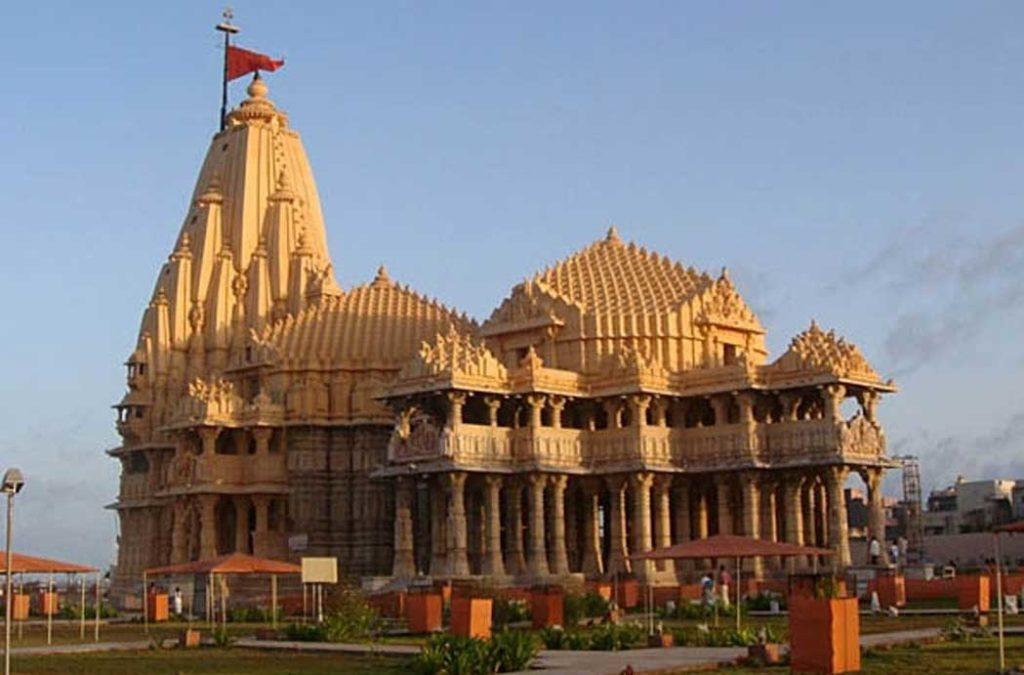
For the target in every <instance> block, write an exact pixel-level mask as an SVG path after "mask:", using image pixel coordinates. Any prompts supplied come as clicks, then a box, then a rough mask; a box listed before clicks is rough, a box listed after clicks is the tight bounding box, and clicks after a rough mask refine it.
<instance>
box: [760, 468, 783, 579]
mask: <svg viewBox="0 0 1024 675" xmlns="http://www.w3.org/2000/svg"><path fill="white" fill-rule="evenodd" d="M777 490H778V484H777V483H776V482H775V479H774V478H762V479H761V538H762V539H764V540H765V541H779V523H778V518H779V513H778V504H777ZM765 563H766V565H767V566H768V567H769V568H770V569H779V567H781V564H780V562H779V558H778V557H777V556H772V557H771V558H767V559H766V560H765Z"/></svg>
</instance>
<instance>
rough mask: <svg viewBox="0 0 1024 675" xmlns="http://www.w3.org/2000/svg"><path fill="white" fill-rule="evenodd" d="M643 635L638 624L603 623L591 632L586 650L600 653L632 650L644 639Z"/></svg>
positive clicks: (642, 630) (641, 628) (641, 627)
mask: <svg viewBox="0 0 1024 675" xmlns="http://www.w3.org/2000/svg"><path fill="white" fill-rule="evenodd" d="M644 635H645V633H644V628H643V626H641V625H640V624H638V623H622V624H614V623H604V624H601V625H600V626H598V627H597V628H595V629H594V630H593V631H591V633H590V634H589V636H588V637H589V638H590V645H589V646H588V647H587V648H588V649H590V650H593V651H600V652H618V651H623V650H626V649H632V648H633V647H634V646H635V645H636V644H637V643H638V642H641V641H642V640H643V639H644Z"/></svg>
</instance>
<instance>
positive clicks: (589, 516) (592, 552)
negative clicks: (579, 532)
mask: <svg viewBox="0 0 1024 675" xmlns="http://www.w3.org/2000/svg"><path fill="white" fill-rule="evenodd" d="M582 493H583V501H582V506H583V561H582V568H583V569H582V571H583V574H584V576H585V577H586V578H587V579H596V578H599V577H600V576H601V575H602V574H604V563H603V560H602V559H601V525H600V517H601V513H600V508H601V487H600V483H599V482H598V481H597V480H591V479H586V480H584V482H583V489H582Z"/></svg>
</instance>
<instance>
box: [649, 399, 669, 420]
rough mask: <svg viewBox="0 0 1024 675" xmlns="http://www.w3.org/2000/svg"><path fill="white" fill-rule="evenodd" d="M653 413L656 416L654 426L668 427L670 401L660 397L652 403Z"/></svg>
mask: <svg viewBox="0 0 1024 675" xmlns="http://www.w3.org/2000/svg"><path fill="white" fill-rule="evenodd" d="M651 412H652V413H653V415H654V426H656V427H666V426H668V401H666V400H665V399H663V398H661V397H660V396H658V397H656V398H654V399H653V400H652V401H651Z"/></svg>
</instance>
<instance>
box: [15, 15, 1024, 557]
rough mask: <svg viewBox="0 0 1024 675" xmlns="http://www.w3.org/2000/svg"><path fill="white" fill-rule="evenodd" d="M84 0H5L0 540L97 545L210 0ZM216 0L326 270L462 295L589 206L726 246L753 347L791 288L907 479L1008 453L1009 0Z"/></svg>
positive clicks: (1020, 316)
mask: <svg viewBox="0 0 1024 675" xmlns="http://www.w3.org/2000/svg"><path fill="white" fill-rule="evenodd" d="M97 4H99V3H63V2H48V3H17V4H16V5H15V6H11V7H8V8H7V10H6V12H5V21H4V22H2V24H0V40H2V44H4V45H5V49H6V53H7V54H8V56H7V57H6V58H5V67H4V78H3V85H2V86H3V87H4V88H5V92H4V97H3V98H4V105H3V106H2V108H0V141H2V145H0V147H3V160H2V161H0V203H2V204H3V205H4V206H3V216H2V217H0V250H2V251H3V252H4V253H5V256H4V263H3V265H0V287H2V288H3V290H4V308H3V316H4V319H3V320H2V321H0V346H2V349H0V372H2V373H3V374H4V377H3V379H2V383H0V458H2V460H3V462H2V463H3V464H17V465H19V466H20V467H21V468H22V469H23V470H24V471H25V473H26V474H27V476H28V478H29V485H28V487H27V488H26V491H25V492H24V494H23V497H22V498H21V504H22V511H21V512H22V514H23V518H22V519H21V522H22V523H24V526H23V529H22V530H21V531H20V533H19V548H22V549H25V550H29V551H33V552H37V553H48V554H53V555H64V556H69V557H73V558H80V559H84V560H87V561H90V562H95V563H100V562H105V561H106V560H108V559H109V558H110V556H111V555H112V551H113V546H112V543H113V538H114V535H115V531H116V530H115V520H114V516H113V515H112V514H111V513H110V512H106V511H103V510H102V508H101V507H102V505H103V504H106V503H108V502H110V501H112V500H113V498H114V496H115V494H116V479H117V465H116V463H115V462H113V461H111V460H109V459H108V458H106V457H105V456H104V454H103V450H104V449H106V448H108V447H111V446H113V445H116V442H117V439H116V436H115V434H114V429H113V424H112V421H113V414H112V412H111V411H110V409H109V405H110V404H111V403H113V402H115V401H116V400H118V399H119V398H120V396H121V394H122V391H123V386H124V384H123V382H124V380H123V369H122V367H121V363H122V362H123V361H124V358H125V357H126V356H127V355H128V353H129V352H130V351H131V349H132V347H133V343H134V339H135V336H136V331H137V325H138V320H139V317H140V314H141V310H142V308H143V307H144V305H145V302H146V301H147V297H148V293H149V292H150V290H151V288H152V281H153V278H154V275H155V274H156V271H157V268H158V266H159V264H160V262H161V261H162V260H163V259H164V258H165V257H166V255H167V254H168V253H169V251H170V248H171V244H172V241H173V239H174V236H175V234H176V232H177V230H178V227H179V225H180V221H181V218H182V217H183V215H184V213H185V209H186V207H187V202H188V196H189V194H190V192H191V189H192V186H193V181H194V180H195V175H196V172H197V171H198V168H199V163H200V161H201V159H202V156H203V154H204V152H205V149H206V145H207V143H208V141H209V137H210V135H211V133H212V132H213V131H214V130H215V129H214V127H215V123H216V116H217V109H218V105H219V98H218V97H219V91H218V90H219V76H218V73H219V68H220V58H221V55H220V53H219V51H218V36H217V35H216V34H215V33H214V32H213V31H212V24H213V23H215V22H216V21H217V20H218V18H219V12H220V9H221V7H220V6H219V5H215V4H213V3H206V2H174V3H159V4H154V3H113V2H111V3H103V6H95V5H97ZM234 7H235V14H236V22H237V23H238V24H239V25H241V26H242V28H243V33H242V34H241V36H240V39H239V44H242V45H244V46H246V47H250V48H253V49H257V50H261V51H265V52H268V53H270V54H272V55H274V56H284V57H285V58H286V60H287V65H286V66H285V68H284V69H283V70H281V71H279V72H277V73H274V74H272V75H270V76H268V82H269V85H270V90H271V97H272V98H273V99H274V100H275V101H276V102H277V103H278V104H279V105H280V106H281V107H283V108H285V109H286V110H287V111H288V112H289V114H290V115H291V120H292V123H293V125H294V126H295V127H296V128H297V129H298V130H299V131H300V132H301V133H302V135H303V138H304V141H305V143H306V146H307V149H308V151H309V155H310V159H311V161H312V163H313V168H314V171H315V172H316V176H317V180H318V184H319V188H320V193H321V198H322V200H323V204H324V211H325V216H326V219H327V223H328V235H329V243H330V246H331V252H332V254H333V257H334V261H335V268H336V270H337V271H338V273H339V276H340V280H341V282H342V284H343V285H344V286H350V285H352V284H355V283H360V282H362V281H365V280H368V279H369V278H371V277H372V275H373V272H374V270H375V269H376V267H377V265H378V264H380V263H381V262H385V263H386V264H387V265H388V268H389V270H390V272H391V275H392V276H393V277H395V278H396V279H398V280H399V281H402V282H407V283H410V284H411V285H412V286H414V287H415V288H417V289H419V290H421V291H422V292H425V293H427V294H429V295H432V296H436V297H438V298H440V299H441V300H443V301H445V302H446V303H449V304H452V305H455V306H457V307H459V308H462V309H465V310H466V311H468V312H470V313H471V314H473V315H475V316H476V317H478V318H485V317H486V316H487V314H488V313H489V312H490V309H491V308H493V307H494V306H496V305H497V304H498V303H499V302H500V300H501V298H502V297H504V295H505V294H506V293H507V291H508V289H509V288H510V287H511V286H512V285H513V284H515V283H516V282H518V281H519V280H521V279H522V278H524V277H525V276H527V275H529V274H531V273H532V272H533V271H535V270H538V269H540V268H542V267H543V266H545V265H546V264H548V263H550V262H552V261H553V260H554V259H556V258H560V257H563V256H565V255H567V254H569V253H571V252H572V251H574V250H575V249H577V248H579V247H581V246H583V245H585V244H586V243H588V242H589V241H591V240H593V239H595V238H597V237H599V236H601V235H602V234H603V232H604V231H605V229H606V228H607V227H608V225H609V224H611V223H615V224H617V225H618V227H619V230H620V232H621V234H622V236H623V237H624V238H628V239H633V240H636V241H638V242H640V243H642V244H644V245H646V246H648V247H649V248H653V249H655V250H657V251H659V252H661V253H664V254H666V255H669V256H671V257H673V258H676V259H679V260H681V261H683V262H684V263H686V264H693V265H696V266H698V267H702V268H706V269H709V270H715V271H717V270H718V269H719V268H720V267H722V266H723V265H726V266H728V267H729V268H730V270H731V272H732V275H733V278H734V279H735V280H736V282H737V284H738V285H739V286H740V288H741V291H742V292H743V293H744V295H745V296H746V297H747V298H748V300H749V301H750V302H751V304H752V305H753V306H754V307H755V309H756V310H757V311H758V312H759V313H760V315H761V317H762V319H763V321H764V323H765V324H766V325H767V327H768V329H769V345H770V348H771V350H772V354H773V357H774V356H777V355H778V354H779V353H781V351H782V350H784V348H785V346H786V344H787V342H788V340H789V339H790V337H791V336H792V335H793V334H795V333H796V332H798V331H800V330H802V329H803V328H804V327H806V325H807V324H808V322H809V320H810V318H811V317H812V316H814V317H817V318H818V320H819V322H820V323H822V324H823V325H826V326H832V327H835V328H837V329H838V330H839V331H840V332H841V333H843V334H845V335H846V336H847V337H848V338H849V339H851V340H853V341H854V342H856V343H857V344H859V345H860V346H861V347H862V348H863V350H864V351H865V353H866V354H867V356H868V357H869V359H871V360H872V362H873V363H874V364H875V365H876V367H877V368H878V369H879V370H881V371H883V372H885V373H886V374H889V375H892V376H894V377H896V378H897V380H898V382H899V384H900V385H901V387H902V391H901V393H900V394H899V395H898V396H895V397H892V398H891V400H888V401H886V402H885V403H884V404H883V406H882V411H881V414H882V417H883V420H884V422H885V423H886V425H887V429H888V435H889V440H890V444H891V447H892V448H893V449H894V450H896V451H899V452H915V453H918V454H919V455H920V456H921V457H922V460H923V462H924V466H923V470H924V476H925V482H926V488H927V487H933V486H936V485H939V484H942V483H945V482H946V481H950V480H952V479H953V478H954V477H955V476H956V474H958V473H962V474H964V475H966V476H968V477H984V476H992V475H996V474H1000V475H1007V476H1010V477H1018V476H1021V477H1024V453H1022V450H1024V447H1022V445H1024V444H1022V441H1021V440H1020V437H1019V434H1018V433H1017V429H1018V428H1019V427H1020V426H1021V424H1022V423H1024V405H1022V404H1021V402H1020V397H1019V393H1018V383H1017V381H1018V379H1019V377H1020V374H1021V372H1022V369H1024V349H1022V347H1021V340H1020V337H1019V335H1020V333H1021V329H1022V327H1024V325H1022V324H1024V312H1022V311H1021V299H1022V297H1024V273H1022V270H1024V220H1022V218H1021V213H1022V212H1024V190H1022V187H1021V186H1022V180H1021V179H1022V176H1024V166H1022V165H1024V159H1022V158H1024V154H1022V153H1021V151H1020V150H1021V147H1022V140H1024V139H1022V130H1024V93H1022V92H1024V86H1022V85H1024V78H1022V76H1021V74H1020V73H1021V68H1020V65H1021V64H1022V63H1024V35H1022V34H1021V32H1020V30H1019V27H1020V25H1022V20H1024V5H1021V4H1020V3H1013V2H971V3H963V2H936V1H934V0H933V1H930V2H901V3H891V2H861V3H838V2H787V3H761V2H734V3H683V2H664V3H650V2H631V3H608V2H596V1H591V2H568V1H566V2H558V3H549V2H516V3H511V2H508V3H492V2H465V3H457V2H443V3H413V2H408V3H385V2H373V3H369V2H367V3H331V2H322V3H321V2H301V3H300V2H289V3H285V2H238V3H235V5H234ZM242 86H243V85H242V84H237V85H235V86H234V87H233V88H232V101H237V100H238V98H239V96H240V95H241V93H242V92H241V89H242ZM893 485H894V486H895V483H893Z"/></svg>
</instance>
